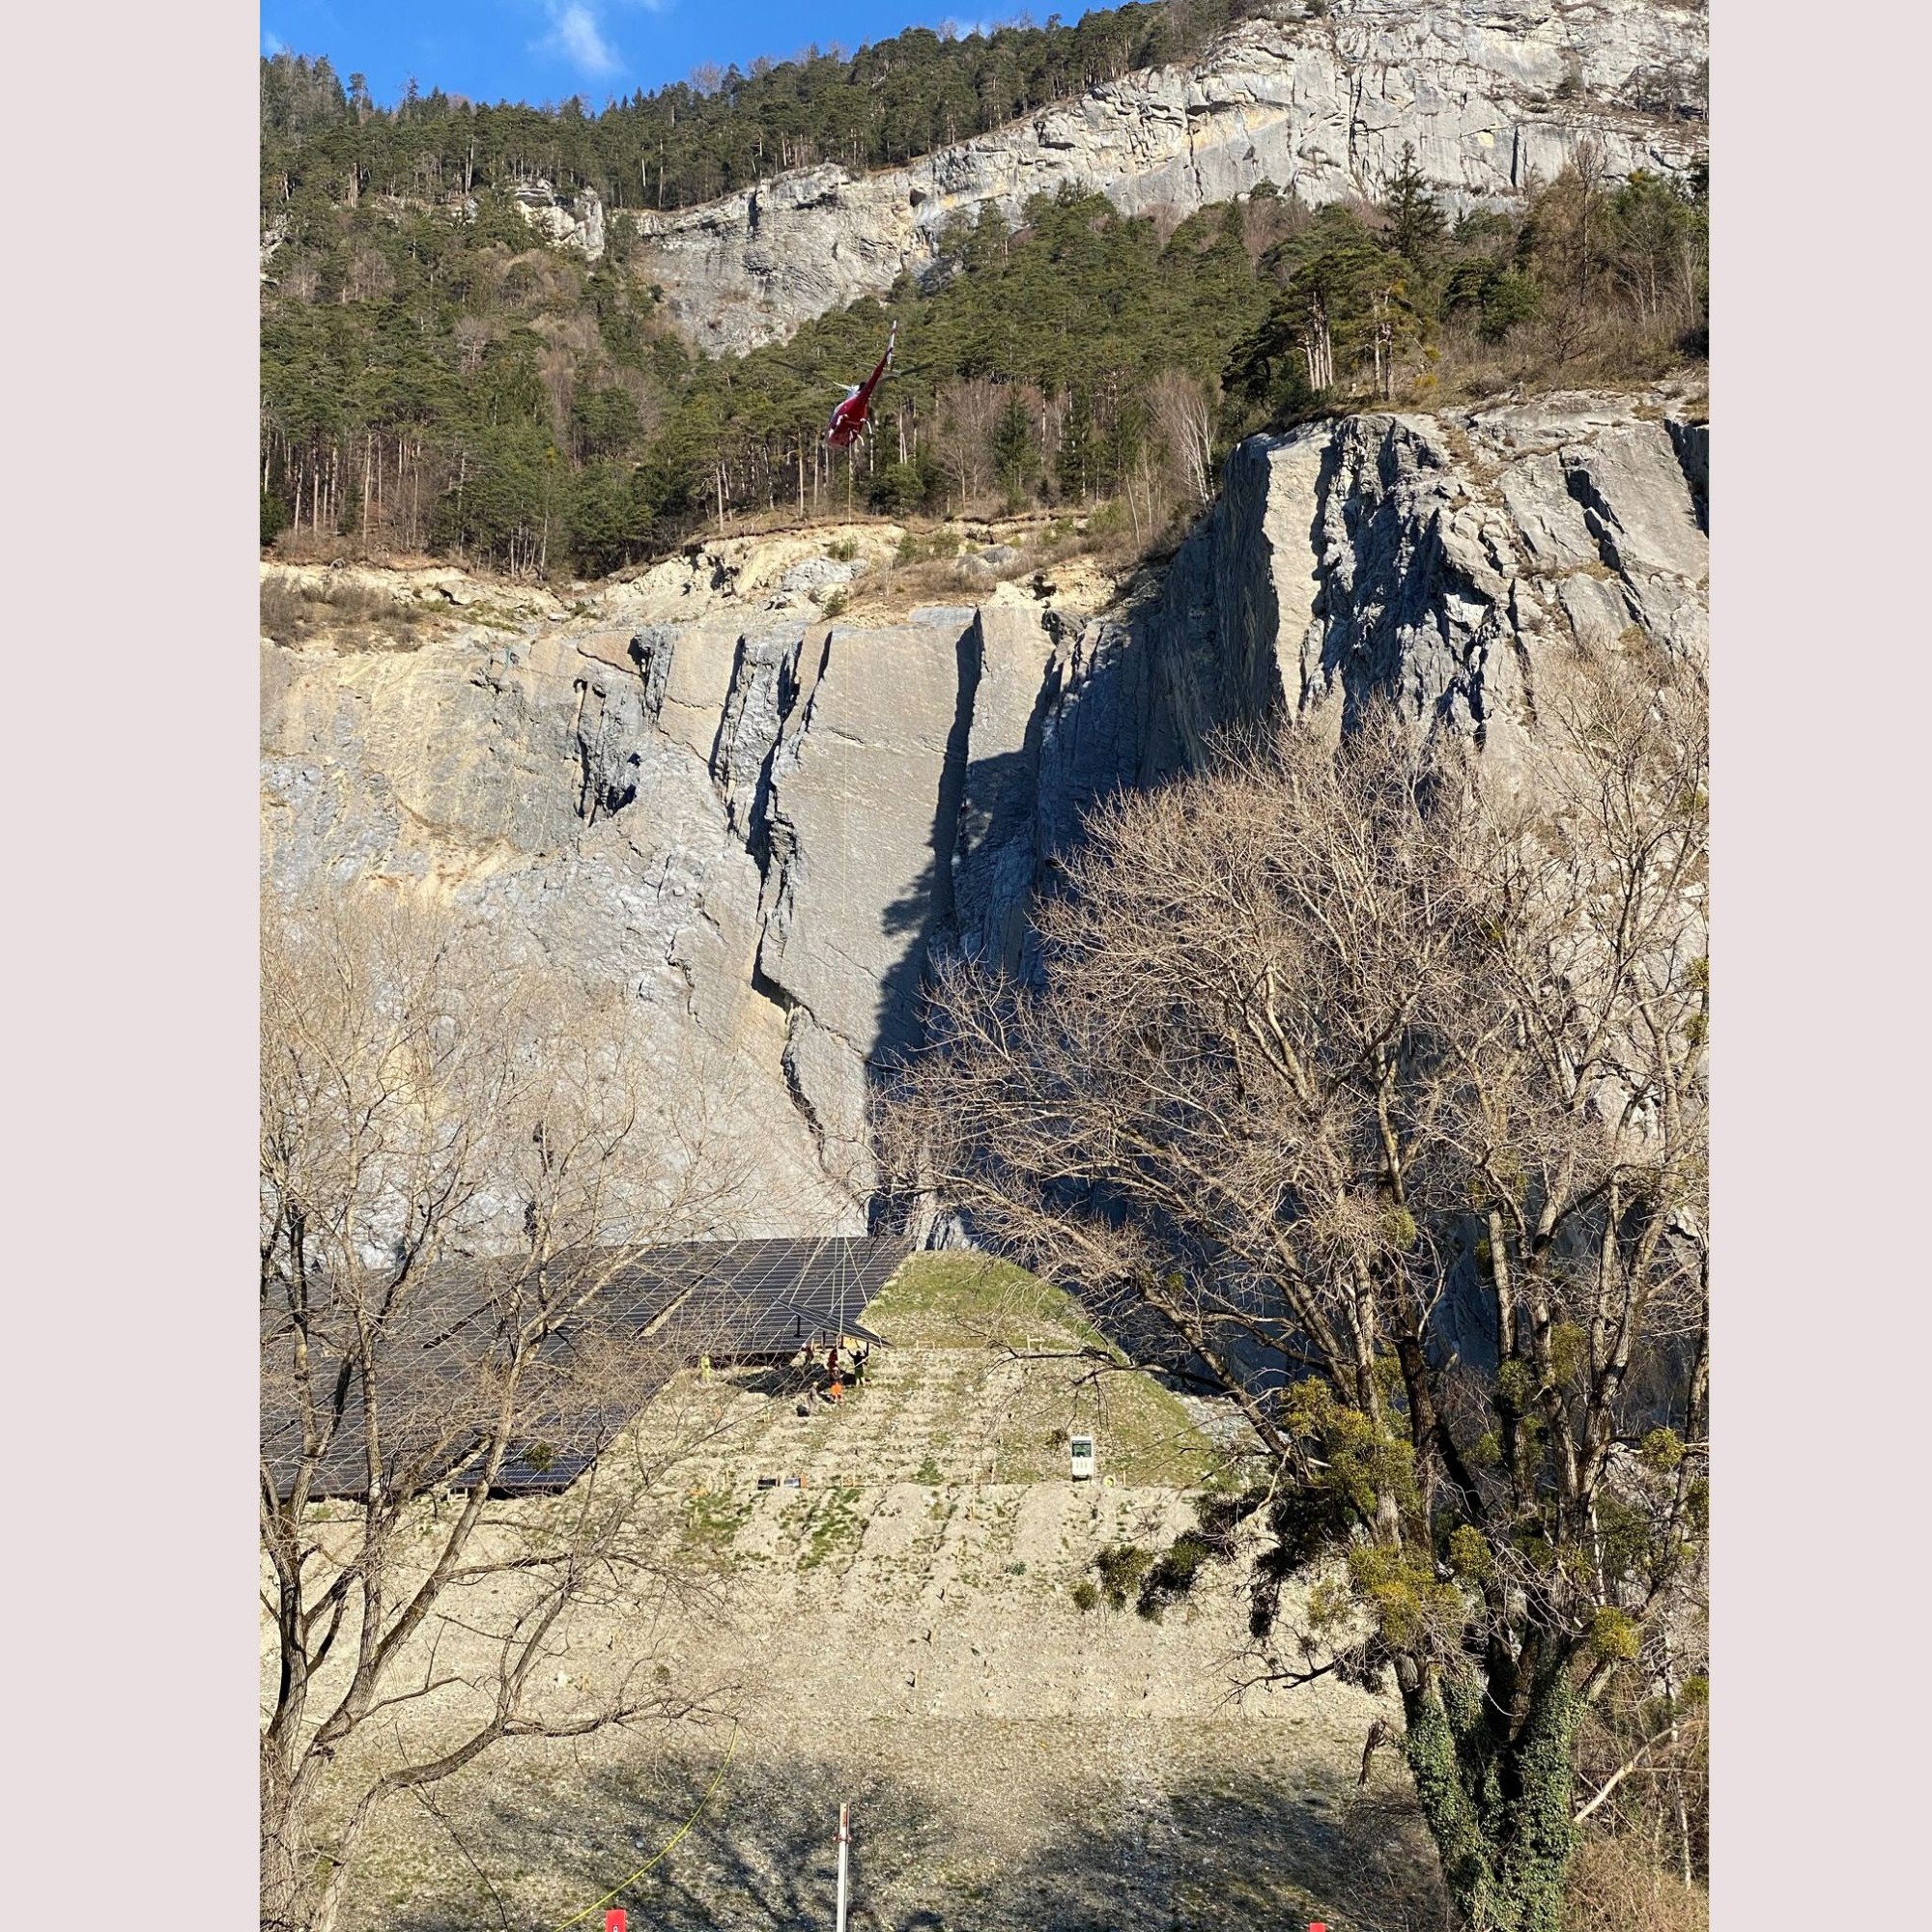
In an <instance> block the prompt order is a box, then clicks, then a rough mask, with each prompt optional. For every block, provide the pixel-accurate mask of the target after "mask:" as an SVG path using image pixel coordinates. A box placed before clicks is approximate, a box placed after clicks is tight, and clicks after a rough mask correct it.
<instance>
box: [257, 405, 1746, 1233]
mask: <svg viewBox="0 0 1932 1932" xmlns="http://www.w3.org/2000/svg"><path fill="white" fill-rule="evenodd" d="M1707 478H1708V429H1707V428H1706V427H1705V426H1704V425H1703V424H1702V423H1701V422H1699V421H1697V420H1695V419H1694V418H1693V416H1692V415H1691V414H1690V413H1689V412H1687V411H1685V410H1684V409H1683V407H1682V406H1681V405H1680V404H1679V403H1677V402H1675V401H1673V399H1672V398H1671V397H1670V396H1668V395H1667V394H1665V393H1663V392H1662V391H1660V392H1658V393H1656V394H1655V395H1653V396H1651V397H1649V398H1643V399H1637V400H1635V401H1633V400H1632V399H1630V398H1616V397H1606V396H1592V395H1571V396H1552V397H1547V398H1544V399H1542V400H1539V401H1536V402H1531V403H1521V404H1506V405H1501V406H1497V407H1493V408H1488V409H1483V410H1478V411H1475V412H1469V413H1465V414H1461V415H1447V414H1445V415H1435V416H1429V415H1401V414H1388V415H1361V416H1353V417H1348V418H1344V419H1341V420H1339V421H1336V422H1332V423H1326V424H1320V425H1315V426H1311V427H1308V428H1304V429H1301V430H1297V431H1295V432H1293V434H1290V435H1287V436H1281V437H1261V438H1255V439H1252V440H1249V441H1248V442H1246V443H1243V444H1242V445H1241V446H1240V447H1239V448H1238V449H1237V450H1236V452H1235V454H1234V456H1233V457H1232V458H1231V460H1230V463H1229V466H1228V470H1227V475H1226V479H1225V487H1224V490H1223V493H1222V496H1221V498H1220V500H1219V501H1218V502H1217V504H1216V505H1215V507H1214V508H1213V510H1212V511H1211V512H1210V513H1209V514H1208V517H1207V518H1205V519H1204V521H1203V522H1202V524H1201V525H1200V526H1199V527H1198V528H1197V529H1196V530H1195V532H1194V533H1193V535H1192V536H1191V537H1190V538H1189V539H1188V541H1187V542H1186V543H1185V544H1184V545H1183V546H1182V547H1181V549H1180V550H1179V553H1178V554H1176V555H1175V557H1174V558H1173V559H1172V561H1171V562H1170V563H1169V564H1168V566H1167V567H1166V569H1165V572H1164V574H1163V576H1162V578H1161V580H1160V581H1159V582H1158V583H1157V584H1155V583H1153V582H1149V583H1148V584H1147V585H1145V586H1144V588H1143V590H1142V592H1141V594H1140V595H1139V597H1138V598H1137V599H1136V600H1134V601H1133V602H1132V603H1131V605H1130V607H1129V608H1126V609H1122V610H1117V611H1110V612H1103V613H1101V614H1099V615H1093V616H1090V615H1083V614H1082V613H1080V612H1077V611H1065V610H1060V609H1056V608H1054V607H1053V606H1052V605H1051V604H1050V603H1042V602H1038V601H1037V600H1036V599H1035V598H1033V597H1031V596H1029V595H1028V594H1027V593H1026V592H1024V591H1022V590H1020V589H1018V588H1017V587H1016V586H1014V585H1011V584H1004V585H1001V586H1000V587H999V588H998V589H997V590H996V591H994V592H993V593H992V594H991V595H990V596H989V597H987V598H986V599H985V600H984V601H982V602H980V603H977V604H961V605H957V606H935V607H931V608H927V609H923V610H919V611H914V612H913V613H912V615H911V617H910V618H909V619H908V620H907V621H904V622H900V623H896V624H894V625H891V626H870V627H868V626H865V625H859V624H844V623H836V622H835V623H830V624H828V623H826V622H824V621H821V620H820V619H819V617H818V614H817V612H816V611H815V610H814V608H813V607H812V605H811V603H810V599H809V597H808V596H807V595H806V594H805V593H804V592H802V591H800V590H798V589H796V588H792V589H788V588H787V587H786V585H787V584H788V583H790V582H793V580H794V579H796V578H797V577H798V575H799V571H800V567H801V564H802V563H803V562H805V561H808V560H810V557H811V556H812V555H813V554H822V550H823V548H825V547H826V540H825V539H823V538H822V539H820V540H819V543H818V544H817V545H816V546H815V545H814V542H813V540H812V539H811V538H810V537H807V536H803V535H799V536H791V537H784V538H780V539H771V540H762V541H753V540H738V541H736V542H735V543H729V544H718V545H712V546H707V547H700V548H696V549H695V550H694V551H692V552H690V553H687V554H681V555H679V556H677V557H674V558H672V559H670V560H668V562H666V563H664V564H661V565H659V566H657V567H656V568H655V569H654V570H652V571H650V572H648V573H645V574H644V575H643V576H641V577H639V579H638V580H636V581H635V582H629V583H620V584H615V585H612V586H610V587H609V588H607V589H606V590H604V591H602V592H599V593H596V594H595V595H592V596H590V597H589V598H587V599H585V600H582V601H580V602H579V603H577V604H575V605H574V606H571V607H569V608H566V607H565V606H564V605H563V604H562V603H561V602H559V601H558V600H556V599H555V598H553V597H551V596H549V595H548V594H546V593H541V592H536V593H524V594H523V595H522V598H521V601H516V600H513V599H511V598H510V597H509V596H507V595H506V594H504V593H501V592H499V593H498V594H497V596H496V597H495V598H486V597H485V596H484V595H483V593H482V590H481V589H480V587H479V586H476V585H474V584H470V583H468V582H466V581H464V580H462V579H461V578H460V577H457V576H456V575H455V574H453V573H451V572H448V571H436V572H423V573H418V574H417V577H418V578H419V579H420V582H417V581H415V579H407V580H406V579H404V578H403V577H401V576H400V575H397V576H396V577H394V578H393V579H392V580H391V581H392V584H393V586H394V587H395V588H396V589H397V590H398V591H399V592H401V591H402V590H403V589H404V586H405V585H407V586H408V590H407V594H410V595H413V596H417V597H419V598H421V599H423V600H426V601H429V602H432V603H434V604H435V605H436V606H438V607H439V608H440V609H442V610H444V611H448V612H450V613H451V618H452V621H453V622H454V625H455V628H454V629H453V630H452V631H451V632H450V633H449V634H448V635H446V636H444V637H441V638H439V639H436V640H435V641H432V642H428V643H423V644H420V645H418V646H416V647H415V648H413V649H397V650H362V651H346V652H338V651H335V650H323V649H313V648H311V649H305V650H292V649H286V648H283V647H282V646H280V645H273V644H265V651H264V657H265V668H264V673H263V696H264V735H265V752H266V764H265V804H266V813H267V828H266V838H265V854H266V863H267V868H268V873H269V878H270V883H271V885H272V886H273V887H274V888H276V889H277V890H278V891H280V892H283V893H287V894H291V895H299V894H301V893H302V892H303V891H305V890H307V889H309V888H310V887H312V886H313V885H314V884H315V883H316V882H317V881H319V880H322V879H324V878H327V877H349V876H354V875H361V876H365V877H371V878H379V879H387V880H390V881H394V882H397V883H399V884H409V885H412V886H413V887H414V888H416V889H419V890H425V891H432V892H438V893H440V894H443V895H447V896H448V897H450V898H451V899H453V900H454V901H455V902H456V903H458V904H460V905H463V906H466V907H469V908H470V909H472V910H473V912H474V914H475V916H476V917H477V918H479V919H482V920H486V921H489V922H492V923H499V924H501V925H503V926H504V927H505V928H506V929H508V930H509V931H511V932H514V933H517V934H521V935H523V936H524V937H525V939H526V941H527V943H528V944H529V945H530V946H532V947H534V948H538V949H540V950H541V952H542V954H543V956H544V957H545V959H546V960H547V962H548V963H549V965H550V966H551V968H552V969H554V971H556V972H558V973H560V974H564V975H567V976H570V977H571V978H572V979H573V980H577V981H580V982H582V984H584V985H586V986H611V985H617V986H621V987H623V988H624V989H625V990H626V991H627V992H628V993H629V994H630V995H631V996H632V1001H631V1006H630V1009H631V1010H633V1011H634V1012H635V1014H636V1023H637V1025H638V1026H639V1028H640V1029H641V1030H643V1033H644V1036H645V1037H646V1038H647V1039H648V1040H649V1042H650V1043H651V1045H652V1047H653V1050H654V1051H656V1052H657V1053H659V1054H660V1055H661V1056H662V1059H663V1064H664V1065H665V1066H666V1068H667V1079H668V1080H672V1079H675V1080H680V1081H686V1082H689V1083H694V1084H696V1085H700V1086H701V1087H702V1089H703V1091H704V1092H705V1093H706V1094H709V1095H711V1096H712V1124H713V1127H714V1128H715V1130H716V1132H717V1133H718V1134H719V1135H720V1136H722V1144H724V1145H728V1146H729V1147H730V1148H731V1149H733V1150H735V1151H736V1153H737V1155H738V1157H740V1158H741V1159H744V1160H748V1161H749V1162H750V1163H751V1164H752V1166H753V1168H754V1169H755V1170H756V1173H757V1175H758V1177H759V1186H758V1189H757V1192H758V1201H759V1205H758V1208H757V1209H756V1211H755V1212H748V1214H747V1215H746V1217H745V1219H744V1225H743V1227H742V1232H744V1233H747V1234H755V1233H761V1232H778V1231H781V1230H791V1231H796V1230H798V1229H801V1228H811V1227H822V1228H825V1229H827V1230H828V1231H829V1230H830V1229H832V1228H834V1227H843V1228H847V1229H854V1228H858V1227H860V1226H862V1225H863V1222H864V1218H865V1207H864V1204H865V1200H866V1197H867V1192H868V1190H869V1185H870V1180H869V1171H868V1166H867V1157H866V1152H865V1108H866V1094H867V1082H868V1080H869V1079H870V1078H871V1077H872V1075H873V1074H874V1072H875V1071H876V1069H877V1067H878V1065H879V1064H880V1063H881V1061H882V1060H883V1059H884V1058H886V1057H888V1056H890V1055H892V1054H894V1053H896V1052H900V1051H903V1050H905V1049H907V1048H909V1047H912V1046H914V1045H915V1044H916V1042H917V1039H918V1032H919V1009H918V996H919V989H920V985H921V982H922V979H923V974H924V972H925V969H926V965H927V961H928V959H929V957H930V954H931V950H932V949H933V948H934V947H935V946H940V947H948V948H960V949H963V950H965V951H967V952H973V953H975V954H977V955H979V956H981V957H986V958H993V959H999V960H1001V961H1003V962H1005V963H1007V964H1008V965H1011V966H1017V965H1021V964H1022V963H1023V960H1024V948H1025V940H1026V931H1027V921H1026V913H1027V907H1028V904H1029V901H1030V899H1031V896H1032V895H1033V893H1034V892H1035V890H1036V888H1037V885H1038V884H1039V883H1040V882H1041V881H1042V880H1043V879H1044V878H1045V877H1046V876H1047V875H1048V873H1049V871H1050V869H1051V867H1052V866H1053V864H1054V861H1055V858H1056V855H1057V854H1059V853H1061V852H1063V851H1065V849H1066V847H1067V846H1068V845H1069V844H1070V842H1071V841H1072V840H1073V839H1074V838H1076V837H1077V836H1078V827H1079V822H1080V817H1081V814H1082V812H1083V811H1084V810H1086V808H1087V807H1088V806H1089V805H1090V804H1091V803H1092V802H1093V801H1094V799H1096V798H1098V797H1100V796H1102V795H1104V794H1105V793H1106V792H1108V791H1110V790H1113V789H1115V788H1117V787H1119V786H1122V785H1132V784H1146V783H1150V782H1154V781H1158V780H1159V779H1161V778H1162V777H1163V776H1165V775H1168V774H1171V773H1174V772H1177V771H1179V770H1181V769H1184V768H1185V767H1186V766H1187V765H1188V764H1189V763H1190V762H1191V761H1192V760H1194V759H1195V758H1197V757H1198V756H1199V754H1200V753H1201V750H1202V748H1203V746H1204V744H1205V743H1206V741H1207V739H1208V736H1209V734H1210V733H1212V732H1213V731H1214V730H1215V729H1216V728H1217V727H1220V726H1222V725H1228V724H1230V723H1234V722H1236V721H1239V720H1245V719H1252V718H1255V717H1257V716H1260V715H1262V714H1263V713H1264V712H1266V711H1268V710H1269V709H1271V708H1272V707H1275V706H1286V707H1288V708H1289V709H1290V710H1291V711H1292V712H1293V713H1294V714H1295V715H1297V716H1299V717H1301V718H1303V719H1304V720H1306V721H1307V722H1308V724H1309V725H1310V726H1311V728H1319V729H1323V730H1335V729H1339V728H1341V725H1343V723H1344V722H1345V721H1346V720H1347V718H1348V717H1349V716H1350V714H1351V713H1352V712H1353V711H1354V710H1356V709H1358V708H1359V707H1360V706H1361V705H1363V704H1364V703H1366V702H1368V701H1369V700H1370V699H1371V698H1372V697H1374V696H1378V695H1384V696H1389V697H1392V698H1393V699H1394V700H1395V701H1396V702H1397V703H1398V704H1399V705H1400V706H1401V707H1402V708H1403V709H1404V711H1405V712H1406V715H1407V716H1408V717H1409V718H1410V719H1411V720H1412V721H1413V722H1414V725H1415V727H1416V728H1417V729H1418V730H1419V731H1424V730H1451V731H1458V732H1463V733H1467V734H1469V735H1471V736H1472V737H1474V738H1475V739H1477V740H1478V741H1479V742H1481V743H1482V744H1484V745H1485V746H1486V747H1488V748H1490V749H1491V750H1492V751H1495V752H1499V753H1503V754H1504V755H1507V753H1508V748H1509V746H1510V744H1511V743H1512V742H1513V741H1520V737H1521V734H1523V733H1526V732H1529V731H1532V730H1533V729H1534V727H1535V717H1536V702H1537V686H1538V678H1539V671H1540V668H1542V667H1544V666H1546V665H1548V663H1549V662H1550V661H1551V658H1552V654H1556V655H1559V656H1560V655H1561V654H1563V653H1567V652H1569V651H1572V650H1574V649H1576V648H1577V646H1578V645H1579V644H1580V645H1586V646H1589V647H1592V648H1595V649H1616V648H1621V647H1625V646H1628V645H1633V644H1634V643H1635V642H1637V641H1638V640H1648V641H1649V642H1650V643H1651V644H1654V645H1655V646H1657V647H1660V648H1662V649H1665V650H1669V651H1673V652H1683V653H1691V654H1696V653H1700V652H1701V651H1702V649H1703V647H1704V639H1705V571H1706V547H1707V546H1706V537H1705V528H1704V526H1705V516H1706V511H1705V503H1706V499H1707V497H1708V481H1707ZM896 536H897V532H896V530H894V529H891V528H889V527H886V526H869V527H867V526H860V528H859V530H858V531H857V532H856V533H850V534H847V535H845V536H843V537H841V538H839V539H838V550H839V551H840V552H841V554H842V553H847V552H849V553H850V554H849V555H844V556H842V558H841V560H842V561H844V562H847V563H849V564H850V565H851V567H852V568H853V569H854V570H858V571H862V572H863V571H864V570H866V569H867V568H876V567H878V565H879V564H880V563H881V562H882V561H883V559H884V557H885V556H886V555H887V554H889V553H890V551H891V548H892V546H893V543H894V541H895V539H896ZM325 574H326V573H325ZM808 575H809V573H808Z"/></svg>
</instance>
